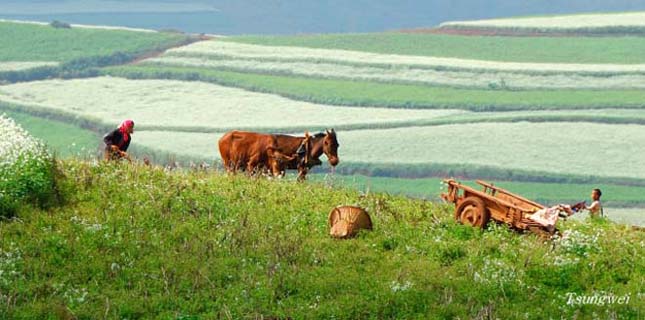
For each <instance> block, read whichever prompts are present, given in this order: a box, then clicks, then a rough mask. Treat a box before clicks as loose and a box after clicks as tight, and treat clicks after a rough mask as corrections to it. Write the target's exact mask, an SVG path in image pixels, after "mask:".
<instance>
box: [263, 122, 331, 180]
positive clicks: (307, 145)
mask: <svg viewBox="0 0 645 320" xmlns="http://www.w3.org/2000/svg"><path fill="white" fill-rule="evenodd" d="M274 136H275V137H276V139H277V144H278V147H279V149H280V152H282V153H283V154H288V155H296V157H295V158H293V159H292V160H288V161H282V162H280V161H278V162H277V163H276V164H272V165H273V166H277V167H278V168H279V171H280V172H281V174H284V171H285V170H286V169H298V179H299V180H302V179H305V177H306V175H307V172H309V170H310V169H311V168H312V167H314V166H318V165H321V164H322V161H320V156H321V155H322V154H323V153H324V154H325V155H326V156H327V161H329V164H330V165H331V166H332V167H335V166H336V165H338V162H340V159H339V158H338V147H339V146H340V145H339V144H338V140H336V131H334V129H331V131H329V130H325V132H324V133H323V132H321V133H317V134H315V135H313V136H309V135H308V134H305V137H296V136H290V135H284V134H276V135H274ZM301 146H302V148H301ZM299 149H300V154H299V152H298V151H299ZM303 149H304V150H303ZM302 151H304V153H303V152H302Z"/></svg>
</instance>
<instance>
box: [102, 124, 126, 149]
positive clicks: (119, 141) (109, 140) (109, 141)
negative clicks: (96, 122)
mask: <svg viewBox="0 0 645 320" xmlns="http://www.w3.org/2000/svg"><path fill="white" fill-rule="evenodd" d="M130 141H132V135H130V139H128V141H123V133H121V131H120V130H119V129H118V128H117V129H114V130H112V131H111V132H110V133H108V134H106V135H105V136H104V137H103V142H105V150H110V146H113V145H115V146H117V147H119V150H121V151H123V152H125V151H128V147H129V146H130Z"/></svg>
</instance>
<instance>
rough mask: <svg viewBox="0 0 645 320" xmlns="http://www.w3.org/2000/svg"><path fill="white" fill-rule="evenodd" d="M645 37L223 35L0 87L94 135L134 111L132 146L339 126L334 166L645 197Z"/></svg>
mask: <svg viewBox="0 0 645 320" xmlns="http://www.w3.org/2000/svg"><path fill="white" fill-rule="evenodd" d="M441 30H443V29H439V31H441ZM441 32H442V31H441ZM643 50H645V38H641V37H622V36H621V37H602V38H600V37H581V36H575V37H535V38H527V37H511V36H507V37H489V36H465V35H449V34H439V33H427V34H420V33H419V34H417V33H381V34H352V35H305V36H283V37H270V36H267V37H254V36H244V37H231V38H216V39H211V40H207V41H200V42H196V43H193V44H190V45H186V46H181V47H178V48H174V49H171V50H168V51H166V52H165V53H163V54H161V55H159V56H155V57H151V58H148V59H143V60H140V61H137V62H136V63H134V64H127V65H121V66H112V67H107V68H103V69H101V70H98V71H97V72H98V74H100V75H102V77H95V78H84V79H74V80H46V81H38V82H30V83H23V84H12V85H5V86H1V87H0V109H5V110H18V111H22V112H29V113H31V114H33V115H39V116H48V117H52V118H57V119H61V120H66V121H71V122H73V123H76V124H77V125H81V126H84V127H89V128H94V129H95V130H98V131H99V132H100V131H102V130H107V129H108V128H111V127H113V126H115V125H116V124H117V123H118V122H120V121H121V120H122V119H124V118H133V119H135V121H136V123H137V132H136V133H135V140H134V148H135V149H137V148H140V150H144V152H153V151H158V152H161V153H163V154H168V155H170V154H176V155H177V156H179V157H188V158H190V159H193V160H200V161H202V160H203V161H208V162H211V161H213V160H215V159H218V156H219V155H218V151H217V146H216V142H217V140H218V138H219V137H220V136H221V134H222V133H223V132H224V131H227V130H230V129H245V130H257V131H269V132H287V133H302V132H303V131H304V130H310V131H318V130H322V129H324V128H330V127H334V128H336V130H337V131H338V135H339V139H340V142H341V149H340V154H341V159H342V161H341V167H339V172H341V173H346V174H350V173H366V174H372V175H385V176H399V177H432V176H441V177H444V176H457V177H464V178H476V177H482V178H486V179H493V180H506V179H510V180H515V181H522V180H528V181H551V182H560V183H564V182H576V183H583V182H586V183H587V184H583V185H584V186H585V188H588V187H589V186H591V185H598V186H601V187H603V188H609V189H608V190H615V191H611V192H610V194H611V193H612V192H614V195H615V196H616V199H614V201H615V202H614V203H617V204H618V205H619V206H626V205H627V206H629V205H641V204H643V203H645V200H639V201H636V202H634V201H632V200H633V199H631V200H625V199H626V198H627V196H626V194H628V193H629V192H628V191H626V190H627V189H622V188H628V187H625V186H621V185H624V184H629V185H639V186H643V185H645V169H643V168H645V162H643V160H642V159H645V157H644V155H643V154H641V152H640V151H636V152H635V151H634V150H642V149H643V147H645V145H644V144H643V142H642V141H645V139H643V138H645V130H643V127H642V125H643V124H645V91H643V90H642V89H643V88H645V58H643V56H642V55H641V54H639V52H643ZM41 60H42V61H50V60H45V59H41ZM51 61H55V60H51ZM412 109H416V110H412ZM177 145H180V146H181V147H180V148H177ZM395 185H396V184H395ZM528 189H530V188H527V190H528ZM564 189H565V187H564V186H562V187H556V188H555V190H564ZM540 190H545V189H540ZM526 192H527V193H528V191H526ZM537 198H539V197H537ZM569 198H571V197H569V196H566V197H564V196H563V197H559V196H557V195H551V196H549V197H547V198H546V199H547V200H548V199H551V200H560V199H563V200H567V199H569ZM617 199H622V200H617Z"/></svg>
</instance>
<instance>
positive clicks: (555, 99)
mask: <svg viewBox="0 0 645 320" xmlns="http://www.w3.org/2000/svg"><path fill="white" fill-rule="evenodd" d="M102 73H103V74H105V75H112V76H119V77H127V78H131V79H177V80H192V81H206V82H213V83H218V84H222V85H227V86H235V87H240V88H244V89H248V90H252V91H259V92H266V93H274V94H278V95H281V96H284V97H288V98H292V99H296V100H304V101H310V102H316V103H323V104H337V105H350V106H382V107H399V108H448V109H452V108H459V109H466V110H473V111H509V110H546V109H548V110H557V109H603V108H639V109H640V108H643V107H645V102H644V101H645V91H643V90H602V91H600V90H556V91H548V90H531V91H503V90H481V89H457V88H446V87H430V86H420V85H400V84H383V83H374V82H363V81H348V80H324V79H312V78H307V77H287V76H274V75H258V74H247V73H239V72H230V71H218V70H209V69H203V68H185V67H157V66H155V67H151V66H118V67H109V68H105V69H102Z"/></svg>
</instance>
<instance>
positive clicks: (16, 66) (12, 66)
mask: <svg viewBox="0 0 645 320" xmlns="http://www.w3.org/2000/svg"><path fill="white" fill-rule="evenodd" d="M57 65H58V62H55V61H0V72H5V71H21V70H28V69H32V68H37V67H55V66H57Z"/></svg>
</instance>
